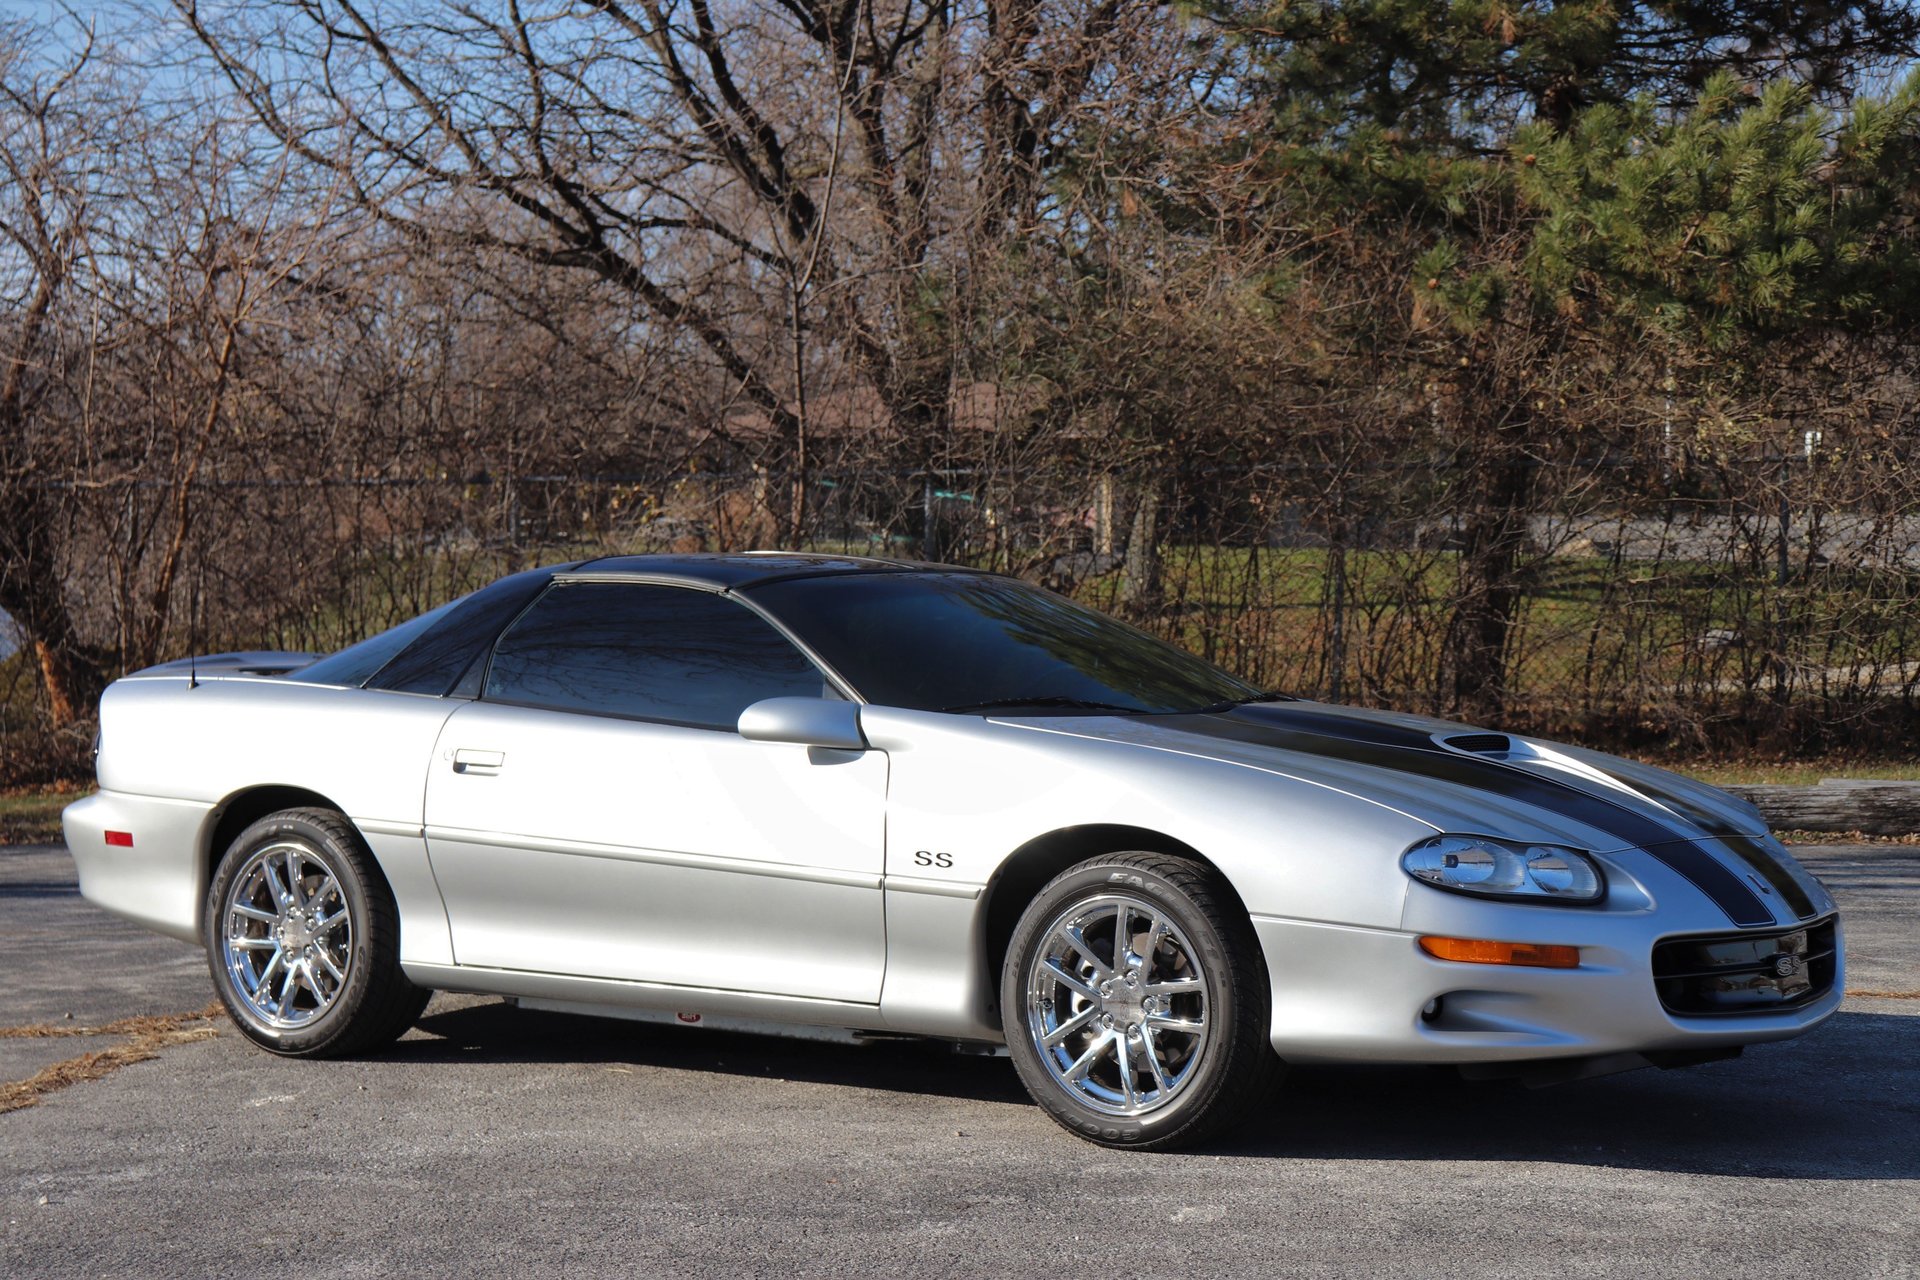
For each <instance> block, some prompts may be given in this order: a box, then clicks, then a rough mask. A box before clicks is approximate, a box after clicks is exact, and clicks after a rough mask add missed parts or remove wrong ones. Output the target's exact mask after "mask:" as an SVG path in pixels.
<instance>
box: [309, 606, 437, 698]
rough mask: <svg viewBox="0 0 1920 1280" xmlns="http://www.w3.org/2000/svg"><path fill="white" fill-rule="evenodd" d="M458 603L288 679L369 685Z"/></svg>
mask: <svg viewBox="0 0 1920 1280" xmlns="http://www.w3.org/2000/svg"><path fill="white" fill-rule="evenodd" d="M459 603H460V602H459V601H458V600H449V601H448V602H447V603H446V604H443V605H441V606H440V607H439V608H438V609H429V610H428V611H427V612H425V613H423V614H421V615H420V616H419V617H417V618H413V619H411V620H409V621H407V622H403V623H401V624H400V625H399V626H397V627H391V628H389V629H387V630H385V631H382V632H381V633H380V634H379V635H376V636H370V637H369V638H367V639H365V640H362V641H361V642H360V643H359V644H356V645H349V646H348V647H347V648H345V649H342V650H340V652H338V653H336V654H334V655H332V656H331V657H326V658H322V659H320V661H318V662H316V663H314V664H313V665H312V666H308V667H302V668H301V669H300V670H298V671H295V672H293V673H291V674H289V675H288V676H287V679H289V680H298V681H302V682H304V683H306V684H336V685H342V686H344V687H346V688H358V687H360V686H361V685H363V684H365V683H366V682H367V677H368V676H370V675H372V674H373V673H374V672H376V671H378V670H380V668H382V667H384V666H386V665H387V664H388V663H389V662H391V661H393V655H395V654H396V653H399V652H400V651H401V650H402V649H404V648H406V647H407V646H408V645H410V644H412V643H413V642H414V641H416V640H418V639H419V638H420V637H421V636H422V635H423V634H425V633H426V632H428V631H430V630H432V629H433V628H434V627H435V626H438V625H439V622H440V619H442V618H444V617H446V616H447V614H448V613H450V612H451V611H452V610H453V609H454V608H456V607H457V606H458V605H459Z"/></svg>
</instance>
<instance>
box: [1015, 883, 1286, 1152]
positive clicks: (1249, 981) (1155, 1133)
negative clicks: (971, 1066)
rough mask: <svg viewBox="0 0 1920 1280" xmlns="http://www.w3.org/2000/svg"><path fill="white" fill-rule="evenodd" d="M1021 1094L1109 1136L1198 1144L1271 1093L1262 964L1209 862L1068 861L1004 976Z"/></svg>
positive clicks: (1096, 1136) (1026, 919) (1033, 907)
mask: <svg viewBox="0 0 1920 1280" xmlns="http://www.w3.org/2000/svg"><path fill="white" fill-rule="evenodd" d="M1000 1009H1001V1016H1002V1019H1003V1021H1004V1028H1005V1032H1006V1037H1007V1047H1008V1051H1009V1053H1010V1054H1011V1056H1012V1058H1013V1063H1014V1067H1015V1068H1016V1069H1017V1070H1018V1071H1019V1073H1020V1078H1021V1081H1022V1082H1023V1083H1024V1084H1025V1085H1026V1087H1027V1092H1029V1093H1030V1094H1032V1095H1033V1098H1034V1101H1036V1102H1038V1103H1039V1104H1040V1106H1041V1107H1042V1108H1044V1109H1045V1110H1046V1111H1047V1113H1048V1114H1049V1115H1051V1116H1052V1117H1053V1118H1054V1119H1055V1120H1057V1121H1058V1122H1059V1123H1060V1124H1061V1125H1063V1126H1065V1127H1066V1128H1067V1129H1070V1130H1072V1131H1073V1132H1074V1133H1076V1134H1078V1135H1079V1136H1081V1137H1083V1138H1086V1139H1088V1140H1090V1141H1092V1142H1097V1143H1099V1144H1101V1145H1102V1146H1109V1147H1140V1148H1147V1149H1162V1148H1168V1147H1177V1146H1191V1145H1194V1144H1197V1143H1200V1142H1204V1141H1205V1140H1206V1139H1207V1138H1209V1137H1211V1136H1213V1135H1214V1134H1217V1133H1219V1132H1220V1131H1221V1130H1222V1129H1223V1128H1224V1127H1225V1126H1227V1125H1229V1124H1232V1123H1233V1122H1234V1121H1235V1120H1237V1119H1239V1118H1240V1117H1242V1116H1243V1115H1245V1114H1246V1112H1247V1110H1248V1109H1249V1108H1250V1107H1251V1106H1253V1105H1254V1104H1255V1103H1257V1102H1259V1101H1261V1100H1263V1099H1264V1098H1266V1097H1267V1096H1269V1095H1270V1094H1271V1092H1272V1090H1273V1088H1274V1086H1275V1085H1276V1084H1277V1083H1278V1080H1279V1075H1280V1061H1279V1058H1278V1057H1277V1056H1276V1055H1275V1054H1274V1052H1273V1047H1272V1045H1271V1044H1269V1043H1268V1040H1267V1027H1268V1021H1269V1017H1270V1012H1269V1010H1270V1001H1269V997H1268V987H1267V977H1266V970H1265V966H1264V965H1263V964H1261V962H1260V956H1259V948H1258V946H1257V944H1256V943H1255V941H1254V938H1253V931H1252V928H1251V926H1250V925H1249V924H1248V922H1247V920H1246V917H1245V916H1244V914H1242V913H1241V911H1240V909H1239V906H1238V904H1237V903H1236V902H1235V901H1234V899H1233V896H1232V894H1231V891H1230V890H1228V889H1227V887H1226V885H1225V883H1224V882H1223V881H1222V880H1221V879H1220V877H1219V875H1218V874H1217V873H1215V872H1214V871H1213V870H1212V869H1211V868H1208V867H1206V866H1203V865H1201V864H1200V863H1197V862H1193V861H1190V860H1188V859H1185V858H1176V857H1171V856H1167V855H1162V854H1149V853H1128V854H1113V855H1107V856H1104V857H1099V858H1093V859H1090V860H1088V861H1086V862H1082V863H1080V864H1078V865H1077V866H1074V867H1071V868H1069V869H1068V870H1067V871H1065V872H1063V873H1062V874H1061V875H1059V876H1058V877H1056V878H1055V879H1054V880H1053V881H1052V882H1051V883H1049V884H1048V885H1047V886H1046V888H1044V889H1042V890H1041V891H1040V893H1039V895H1038V896H1037V897H1035V898H1034V900H1033V901H1032V903H1030V904H1029V905H1028V907H1027V909H1026V912H1025V913H1024V914H1023V915H1022V916H1021V918H1020V923H1019V925H1018V926H1017V927H1016V928H1015V929H1014V933H1013V940H1012V943H1011V945H1010V946H1009V947H1008V950H1007V960H1006V965H1005V967H1004V969H1003V971H1002V976H1001V991H1000Z"/></svg>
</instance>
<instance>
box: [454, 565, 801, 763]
mask: <svg viewBox="0 0 1920 1280" xmlns="http://www.w3.org/2000/svg"><path fill="white" fill-rule="evenodd" d="M824 691H825V685H824V682H823V680H822V678H821V675H820V672H819V670H818V669H816V668H815V667H814V665H813V664H812V663H811V662H808V661H807V659H806V658H805V656H803V655H802V654H801V653H800V651H799V650H798V649H795V648H794V647H793V645H792V644H790V643H788V641H787V639H786V637H785V636H782V635H781V634H780V633H779V632H778V631H775V630H774V629H773V628H772V627H771V626H769V625H768V624H767V622H766V620H765V619H763V618H761V617H760V616H759V615H758V614H756V613H754V612H753V611H752V610H750V609H748V608H747V607H746V606H744V605H742V604H739V603H738V602H736V601H733V600H727V599H724V598H722V597H720V596H718V595H715V594H713V593H711V592H707V591H694V590H690V589H687V588H683V587H656V586H646V585H642V584H639V583H624V582H566V583H558V584H556V585H555V586H554V587H553V588H552V589H551V590H550V591H548V592H547V594H546V595H544V596H542V597H540V600H539V602H538V603H536V604H535V605H534V606H533V608H531V609H529V610H527V612H526V614H525V615H524V616H522V617H521V618H520V620H519V621H518V622H516V623H514V624H513V626H512V627H511V628H509V629H508V631H507V633H506V634H505V635H503V636H501V637H500V643H499V645H498V646H496V648H495V649H494V653H493V664H492V666H491V667H490V668H489V670H488V672H487V683H486V695H485V696H486V697H487V698H488V699H490V700H493V701H497V702H517V703H523V704H528V705H532V706H538V707H554V708H558V709H560V710H565V711H592V712H598V713H600V714H603V715H620V716H633V717H636V718H639V719H644V720H667V721H672V722H674V723H677V724H689V725H698V726H700V727H703V728H715V729H721V728H724V729H731V728H733V726H734V724H735V723H736V722H737V721H738V720H739V719H740V713H741V712H742V711H744V710H746V708H747V707H749V706H751V705H752V704H754V703H756V702H758V701H760V700H761V699H762V698H779V697H812V698H817V697H819V696H821V694H822V693H823V692H824Z"/></svg>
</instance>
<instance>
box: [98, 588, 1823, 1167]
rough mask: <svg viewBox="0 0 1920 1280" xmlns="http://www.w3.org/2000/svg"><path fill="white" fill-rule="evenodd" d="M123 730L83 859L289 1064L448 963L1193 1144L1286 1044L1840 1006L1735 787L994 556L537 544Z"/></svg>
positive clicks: (1806, 904) (416, 991) (548, 992)
mask: <svg viewBox="0 0 1920 1280" xmlns="http://www.w3.org/2000/svg"><path fill="white" fill-rule="evenodd" d="M100 725H101V737H100V743H99V747H98V753H97V767H98V774H99V784H100V789H99V791H98V792H97V793H96V794H94V795H92V796H90V797H88V798H87V799H84V800H81V801H79V802H78V803H76V804H74V805H73V806H72V807H70V808H69V809H68V810H67V811H66V815H65V817H66V836H67V843H68V845H69V847H70V848H71V850H72V852H73V857H74V860H75V862H76V863H77V864H78V868H79V875H80V887H81V890H82V892H83V893H84V894H85V895H86V896H87V897H88V898H89V899H91V900H92V901H93V902H95V903H97V904H99V905H100V906H102V907H104V908H106V909H107V910H109V911H112V912H116V913H118V914H120V915H122V916H125V917H127V918H129V919H132V920H134V921H137V922H139V923H141V924H144V925H147V926H149V927H151V928H153V929H156V930H159V931H160V932H162V933H166V934H170V935H172V936H174V937H178V938H182V939H187V940H190V941H195V942H198V943H200V944H201V945H203V946H204V947H205V949H206V952H207V957H208V961H209V967H210V969H211V971H212V976H213V982H214V986H215V987H216V988H217V989H218V991H219V995H220V998H221V999H222V1000H223V1001H224V1002H225V1005H226V1007H227V1009H228V1010H229V1011H230V1013H231V1014H232V1017H233V1020H234V1022H235V1023H236V1025H238V1027H239V1028H240V1029H241V1031H243V1032H244V1033H245V1034H246V1035H247V1036H249V1037H251V1038H252V1039H253V1040H254V1041H256V1042H258V1043H259V1044H260V1045H262V1046H264V1047H265V1048H267V1049H270V1050H272V1051H273V1052H275V1053H280V1054H289V1055H342V1054H351V1053H358V1052H365V1051H368V1050H370V1049H373V1048H376V1047H377V1046H379V1045H381V1044H384V1043H386V1042H387V1041H390V1040H392V1039H393V1038H395V1037H397V1036H399V1035H400V1034H401V1033H402V1032H404V1031H405V1030H406V1029H407V1027H409V1026H410V1025H411V1024H412V1022H413V1021H414V1019H415V1018H416V1017H417V1016H418V1015H419V1013H420V1011H421V1009H422V1008H423V1006H424V1005H425V1003H426V1000H427V998H428V995H429V994H430V993H431V992H432V991H434V990H448V991H463V992H483V993H492V994H497V995H502V996H506V997H509V998H511V999H515V1000H518V1001H519V1002H521V1003H522V1004H530V1005H535V1006H539V1007H546V1008H557V1009H566V1010H572V1011H576V1012H597V1013H607V1014H615V1015H621V1016H627V1017H636V1018H641V1019H643V1020H644V1019H654V1020H667V1021H671V1020H676V1019H677V1020H679V1021H683V1022H705V1023H706V1024H707V1025H713V1026H721V1027H736V1028H758V1029H771V1028H782V1027H784V1028H791V1029H795V1030H798V1029H810V1030H809V1034H833V1035H840V1036H843V1037H844V1036H850V1035H857V1034H861V1033H865V1034H869V1035H871V1034H872V1033H876V1032H878V1033H888V1034H896V1035H897V1034H910V1035H919V1036H928V1037H939V1038H943V1039H946V1040H951V1041H955V1042H958V1043H959V1044H961V1045H963V1046H970V1047H981V1048H989V1049H996V1050H997V1046H999V1045H1001V1044H1004V1045H1005V1046H1006V1052H1007V1053H1008V1054H1009V1055H1010V1056H1011V1058H1012V1060H1013V1062H1014V1065H1015V1067H1016V1068H1017V1070H1018V1072H1019V1074H1020V1077H1021V1079H1022V1080H1023V1081H1024V1082H1025V1084H1026V1086H1027V1088H1028V1089H1029V1090H1030V1091H1031V1092H1032V1094H1033V1096H1034V1098H1035V1099H1036V1100H1037V1101H1038V1102H1039V1103H1040V1105H1041V1106H1042V1107H1044V1108H1045V1109H1046V1110H1047V1111H1048V1112H1049V1113H1050V1114H1052V1115H1053V1116H1054V1117H1055V1118H1056V1119H1057V1120H1059V1121H1060V1122H1061V1123H1062V1124H1063V1125H1065V1126H1066V1127H1068V1128H1069V1129H1071V1130H1073V1131H1074V1132H1076V1133H1079V1134H1081V1135H1082V1136H1084V1137H1087V1138H1090V1139H1092V1140H1094V1141H1096V1142H1102V1143H1107V1144H1111V1145H1125V1146H1137V1147H1156V1146H1167V1145H1172V1144H1176V1143H1193V1142H1197V1141H1199V1140H1201V1139H1203V1138H1204V1137H1206V1136H1207V1135H1209V1134H1212V1133H1216V1132H1218V1131H1219V1130H1220V1128H1221V1126H1222V1125H1225V1124H1227V1123H1229V1122H1231V1121H1233V1120H1234V1119H1235V1118H1236V1117H1238V1116H1242V1115H1244V1114H1245V1113H1246V1111H1247V1109H1248V1108H1250V1107H1253V1106H1257V1105H1265V1104H1266V1102H1267V1100H1268V1099H1269V1098H1270V1096H1271V1094H1272V1091H1273V1088H1274V1086H1275V1083H1276V1081H1277V1079H1278V1075H1279V1072H1280V1069H1281V1064H1282V1063H1283V1062H1303V1063H1304V1062H1334V1063H1444V1064H1456V1065H1459V1066H1461V1067H1462V1068H1464V1069H1467V1070H1470V1071H1476V1072H1480V1073H1486V1074H1512V1075H1517V1076H1520V1077H1522V1078H1526V1079H1530V1080H1532V1081H1534V1082H1551V1081H1555V1080H1570V1079H1576V1078H1579V1077H1582V1076H1589V1075H1598V1074H1603V1073H1606V1072H1610V1071H1618V1070H1624V1069H1627V1068H1630V1067H1639V1066H1646V1065H1650V1064H1651V1065H1656V1066H1680V1065H1686V1064H1689V1063H1695V1062H1702V1061H1707V1060H1710V1059H1713V1058H1717V1057H1726V1056H1731V1055H1732V1054H1734V1053H1737V1052H1739V1050H1740V1049H1741V1047H1742V1046H1745V1045H1748V1044H1754V1043H1758V1042H1762V1041H1772V1040H1783V1039H1786V1038H1788V1037H1790V1036H1795V1035H1798V1034H1800V1033H1801V1032H1804V1031H1806V1030H1808V1029H1809V1028H1811V1027H1813V1026H1815V1025H1816V1024H1818V1023H1819V1022H1821V1021H1822V1020H1823V1019H1825V1018H1827V1017H1828V1016H1829V1015H1831V1014H1832V1013H1833V1012H1834V1010H1835V1009H1836V1008H1837V1006H1838V1004H1839V1002H1840V999H1841V990H1842V977H1841V964H1842V960H1841V937H1840V926H1839V921H1838V918H1837V915H1836V912H1835V909H1834V904H1833V900H1832V899H1831V898H1830V897H1829V896H1828V894H1827V892H1826V890H1825V889H1824V888H1823V887H1822V886H1821V885H1820V883H1819V882H1818V881H1817V880H1816V879H1815V878H1814V877H1812V876H1811V875H1809V874H1808V873H1807V872H1805V871H1804V870H1802V869H1801V867H1800V866H1799V865H1798V864H1797V863H1795V861H1794V860H1793V858H1792V857H1791V856H1790V855H1789V854H1788V853H1787V851H1786V849H1785V848H1783V847H1782V846H1781V844H1780V843H1779V842H1778V841H1777V840H1776V839H1774V838H1773V837H1772V836H1771V835H1770V834H1769V833H1768V830H1767V827H1766V825H1765V823H1764V822H1762V820H1761V818H1760V816H1759V814H1758V813H1757V812H1756V811H1755V810H1754V809H1752V808H1751V807H1750V806H1748V805H1746V804H1744V803H1742V802H1740V801H1738V800H1736V799H1734V798H1732V797H1730V796H1727V795H1725V794H1723V793H1721V792H1719V791H1716V790H1714V789H1713V788H1710V787H1707V786H1703V785H1701V784H1698V783H1694V782H1691V781H1688V780H1686V779H1684V778H1681V777H1678V776H1676V775H1673V774H1670V773H1666V772H1663V771H1661V770H1658V769H1654V768H1650V767H1648V766H1645V765H1640V764H1635V763H1632V762H1629V761H1625V760H1620V759H1615V758H1612V757H1609V756H1605V755H1600V754H1597V753H1594V752H1590V751H1584V750H1579V749H1576V748H1573V747H1567V746H1559V745H1554V744H1551V743H1547V742H1541V741H1537V740H1534V739H1530V738H1523V737H1518V736H1514V735H1509V734H1504V733H1495V732H1489V731H1486V730H1480V729H1471V728H1466V727H1463V726H1460V725H1455V724H1448V723H1444V722H1442V721H1438V720H1428V719H1421V718H1416V717H1412V716H1405V715H1391V714H1385V713H1380V712H1374V711H1361V710H1353V709H1348V708H1343V707H1339V706H1333V705H1328V704H1323V703H1314V702H1306V701H1299V700H1294V699H1290V698H1287V697H1285V696H1283V695H1278V694H1269V693H1266V692H1264V691H1262V690H1260V689H1258V688H1254V687H1252V686H1249V685H1247V684H1245V683H1244V682H1242V681H1240V680H1238V679H1236V678H1234V677H1233V676H1230V675H1228V674H1227V673H1225V672H1224V671H1221V670H1220V669H1218V668H1216V667H1214V666H1212V665H1210V664H1209V663H1206V662H1203V661H1201V660H1200V659H1198V658H1196V657H1194V656H1192V655H1190V654H1188V653H1185V652H1183V651H1181V650H1179V649H1177V648H1174V647H1171V646H1169V645H1167V644H1164V643H1162V642H1161V641H1159V640H1156V639H1153V638H1152V637H1149V636H1147V635H1145V634H1143V633H1141V632H1139V631H1136V630H1134V629H1132V628H1130V627H1127V626H1124V625H1122V624H1120V623H1118V622H1116V621H1114V620H1112V619H1110V618H1107V617H1105V616H1103V615H1101V614H1099V613H1097V612H1094V611H1092V610H1089V609H1085V608H1082V607H1080V606H1078V605H1076V604H1073V603H1071V602H1069V601H1067V600H1065V599H1062V598H1061V597H1059V596H1056V595H1053V594H1051V593H1048V592H1045V591H1042V590H1039V589H1037V588H1034V587H1031V586H1028V585H1026V584H1024V583H1022V582H1019V581H1016V580H1013V579H1009V578H1005V577H1001V576H997V575H994V574H990V573H984V572H976V571H972V570H967V569H959V568H953V567H950V566H939V565H923V564H907V563H896V562H889V561H879V560H865V559H859V558H853V557H829V556H810V555H788V554H770V553H768V554H763V553H753V554H743V555H684V556H621V557H612V558H603V559H597V560H587V561H583V562H579V563H573V564H565V565H560V566H557V567H550V568H543V569H537V570H532V571H528V572H524V573H518V574H515V575H513V576H510V577H507V578H504V579H502V580H500V581H499V582H496V583H494V584H493V585H491V586H488V587H486V588H484V589H482V590H480V591H477V592H474V593H473V594H471V595H468V596H465V597H463V598H461V599H459V600H456V601H454V602H452V603H450V604H447V605H445V606H442V607H441V608H439V609H435V610H434V611H432V612H430V613H427V614H424V615H422V616H421V617H419V618H416V619H414V620H413V621H411V622H408V623H405V624H403V625H401V626H399V627H396V628H394V629H393V630H391V631H387V632H385V633H383V634H380V635H377V636H375V637H373V638H372V639H369V640H366V641H364V642H362V643H360V644H358V645H355V646H353V647H351V648H349V649H345V650H343V651H341V652H339V653H336V654H334V655H332V656H331V657H326V658H321V659H318V660H315V659H313V658H312V657H310V656H307V655H289V654H225V655H217V656H215V657H208V658H194V659H189V660H182V661H179V662H175V663H170V664H167V665H164V666H160V667H155V668H152V669H150V670H146V671H142V672H138V673H135V674H133V675H130V676H127V677H125V678H123V679H121V680H119V681H116V682H115V683H114V684H113V685H112V686H111V687H110V688H109V689H108V690H107V692H106V694H105V696H104V697H103V699H102V701H101V705H100ZM821 1028H829V1029H833V1030H832V1031H831V1032H821V1031H817V1030H811V1029H821Z"/></svg>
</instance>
